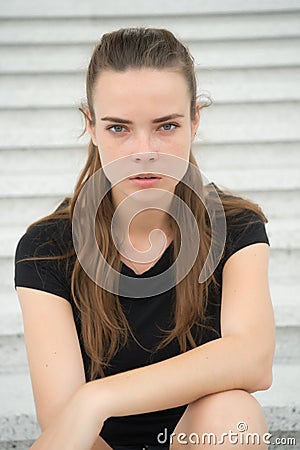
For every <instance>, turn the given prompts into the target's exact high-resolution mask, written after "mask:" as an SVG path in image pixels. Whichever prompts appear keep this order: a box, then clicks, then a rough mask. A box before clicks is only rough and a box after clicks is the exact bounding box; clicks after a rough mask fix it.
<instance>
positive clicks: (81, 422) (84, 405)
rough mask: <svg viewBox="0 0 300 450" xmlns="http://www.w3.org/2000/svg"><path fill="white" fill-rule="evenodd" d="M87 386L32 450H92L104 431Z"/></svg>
mask: <svg viewBox="0 0 300 450" xmlns="http://www.w3.org/2000/svg"><path fill="white" fill-rule="evenodd" d="M88 384H89V383H87V384H85V385H83V386H82V387H80V388H79V389H78V391H76V392H75V394H74V395H73V396H72V397H71V398H70V400H69V401H68V403H67V404H66V405H65V406H64V408H63V409H62V411H61V412H60V413H59V414H58V415H57V417H56V418H55V419H54V420H53V421H52V422H51V424H50V425H49V427H47V428H46V429H45V431H44V432H43V433H42V434H41V436H40V437H39V438H38V440H37V441H35V443H34V444H33V446H32V447H30V449H31V450H90V449H91V448H92V446H93V444H94V442H95V440H96V439H97V438H98V435H99V433H100V431H101V429H102V427H103V423H104V420H105V419H106V418H105V416H104V415H103V417H101V414H100V417H99V411H98V410H97V409H96V408H95V406H96V405H94V402H93V398H92V397H91V395H89V394H91V392H90V391H89V388H88Z"/></svg>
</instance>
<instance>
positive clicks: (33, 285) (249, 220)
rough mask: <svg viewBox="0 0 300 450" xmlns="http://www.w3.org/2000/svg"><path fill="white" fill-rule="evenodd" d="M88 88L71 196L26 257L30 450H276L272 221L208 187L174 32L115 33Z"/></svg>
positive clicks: (21, 287)
mask: <svg viewBox="0 0 300 450" xmlns="http://www.w3.org/2000/svg"><path fill="white" fill-rule="evenodd" d="M86 87H87V105H86V107H84V108H82V112H83V113H84V114H85V117H86V125H87V130H88V132H89V133H90V136H91V141H90V145H89V152H88V158H87V162H86V165H85V167H84V169H83V171H82V173H81V175H80V177H79V180H78V182H77V185H76V187H75V190H74V194H73V196H72V198H67V199H65V200H64V202H63V203H62V204H61V205H60V207H59V208H58V209H57V210H56V211H54V212H53V213H52V214H50V215H49V216H47V217H45V218H43V219H41V220H39V221H37V222H35V223H34V224H32V225H31V226H30V227H29V228H28V229H27V232H26V233H25V234H24V236H22V238H21V239H20V241H19V243H18V246H17V250H16V257H15V260H16V264H15V285H16V289H17V293H18V296H19V300H20V304H21V307H22V313H23V320H24V334H25V341H26V348H27V354H28V361H29V366H30V374H31V380H32V387H33V394H34V400H35V406H36V412H37V418H38V422H39V424H40V427H41V430H42V433H41V436H40V437H39V438H38V439H37V441H36V442H35V443H34V444H33V446H32V449H34V450H38V449H43V450H50V449H51V450H54V449H55V450H69V449H80V450H85V449H86V450H87V449H91V448H93V449H94V450H96V449H109V448H110V447H112V448H114V449H118V450H119V449H121V448H127V447H128V448H132V449H142V448H150V449H151V448H156V447H157V446H158V447H159V448H171V449H179V448H181V446H182V445H185V446H186V447H185V448H195V445H196V446H198V447H200V448H209V449H211V448H219V446H220V445H223V448H226V449H227V448H231V447H233V446H234V448H235V449H238V448H244V447H246V446H247V448H249V447H250V448H267V444H266V443H264V441H263V434H264V433H266V432H267V425H266V422H265V418H264V415H263V412H262V409H261V407H260V405H259V404H258V402H257V401H256V400H255V398H254V397H253V396H252V395H251V393H253V392H255V391H257V390H264V389H268V388H269V386H270V385H271V380H272V360H273V352H274V321H273V311H272V305H271V299H270V293H269V287H268V259H269V240H268V237H267V234H266V230H265V222H267V219H266V217H265V216H264V214H263V212H262V210H261V209H260V207H259V206H258V205H257V204H255V203H253V202H251V201H248V200H246V199H243V198H241V197H239V196H237V195H234V194H231V193H229V192H224V191H223V190H221V189H219V188H218V187H217V186H216V185H215V184H214V183H207V184H205V183H204V181H203V176H202V175H201V172H200V170H199V168H198V166H197V163H196V160H195V158H194V156H193V153H192V150H191V146H192V143H193V140H194V136H195V133H196V131H197V129H198V126H199V122H200V105H199V103H198V102H197V97H196V79H195V72H194V65H193V59H192V57H191V55H190V54H189V51H188V49H187V48H186V47H185V46H184V45H183V44H182V43H181V42H179V41H178V40H177V39H176V38H175V37H174V35H173V34H172V33H171V32H169V31H167V30H163V29H145V28H137V29H121V30H118V31H115V32H112V33H107V34H105V35H104V36H103V37H102V39H101V41H100V43H99V44H98V45H97V46H96V47H95V50H94V52H93V55H92V58H91V61H90V64H89V68H88V73H87V85H86ZM70 157H71V156H70ZM146 178H147V179H146ZM149 178H150V179H149ZM220 205H221V208H220ZM195 224H196V226H195ZM224 227H225V228H224ZM211 248H213V249H214V251H215V252H214V254H213V255H212V254H211V252H210V249H211ZM181 250H182V253H181ZM176 262H178V264H177V265H176ZM205 267H208V268H209V270H206V272H205V271H204V268H205ZM169 269H172V270H169ZM165 273H168V276H166V277H161V276H162V274H165ZM118 280H119V283H118ZM241 424H242V425H241ZM205 433H211V435H210V436H208V435H206V437H205ZM246 433H257V434H258V436H259V438H256V439H254V440H252V441H251V440H250V441H249V442H250V443H251V442H252V444H251V445H249V442H248V443H247V445H246V439H245V442H243V438H245V437H246ZM222 440H223V444H222Z"/></svg>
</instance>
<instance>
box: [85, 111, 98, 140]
mask: <svg viewBox="0 0 300 450" xmlns="http://www.w3.org/2000/svg"><path fill="white" fill-rule="evenodd" d="M84 112H85V118H86V129H87V131H88V132H89V134H90V136H91V139H92V141H93V144H94V145H95V146H96V147H98V144H97V139H96V134H95V127H94V126H93V125H92V119H91V113H90V110H89V109H88V108H86V109H85V111H84Z"/></svg>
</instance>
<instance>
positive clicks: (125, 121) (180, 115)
mask: <svg viewBox="0 0 300 450" xmlns="http://www.w3.org/2000/svg"><path fill="white" fill-rule="evenodd" d="M179 117H184V115H182V114H176V113H175V114H169V115H167V116H164V117H158V118H157V119H154V120H152V123H160V122H165V121H166V120H172V119H177V118H179ZM101 120H105V121H108V122H118V123H124V124H128V125H132V122H131V120H126V119H120V118H119V117H101Z"/></svg>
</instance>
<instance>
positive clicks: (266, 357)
mask: <svg viewBox="0 0 300 450" xmlns="http://www.w3.org/2000/svg"><path fill="white" fill-rule="evenodd" d="M273 358H274V348H269V349H268V350H267V351H264V352H257V354H256V358H253V360H252V362H254V365H253V366H252V370H251V371H250V372H249V373H251V374H252V377H251V378H252V379H251V381H250V389H251V392H256V391H266V390H268V389H269V388H270V387H271V386H272V383H273V370H272V368H273ZM249 392H250V390H249Z"/></svg>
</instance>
